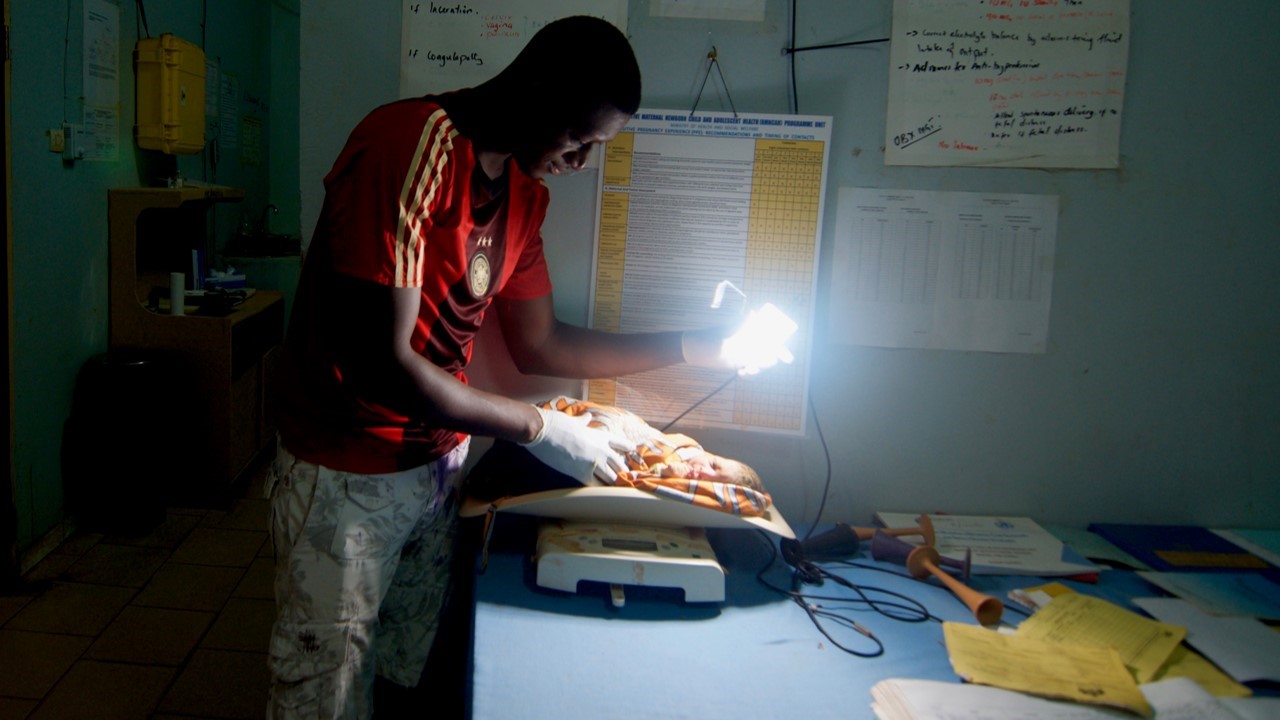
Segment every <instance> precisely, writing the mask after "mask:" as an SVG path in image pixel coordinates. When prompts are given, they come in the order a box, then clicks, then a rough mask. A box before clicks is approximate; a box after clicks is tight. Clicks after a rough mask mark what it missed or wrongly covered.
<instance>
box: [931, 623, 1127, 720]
mask: <svg viewBox="0 0 1280 720" xmlns="http://www.w3.org/2000/svg"><path fill="white" fill-rule="evenodd" d="M942 634H943V637H945V638H946V641H947V654H948V655H949V656H950V658H951V667H952V668H953V669H954V670H955V671H956V674H957V675H959V676H960V677H962V678H964V679H966V680H968V681H970V682H974V683H978V684H980V685H992V686H994V687H1001V688H1005V689H1006V690H1017V691H1019V692H1024V693H1028V694H1031V695H1039V696H1041V697H1048V698H1055V699H1060V700H1073V701H1075V702H1080V703H1088V704H1091V705H1109V706H1112V707H1118V708H1121V709H1124V710H1128V711H1130V712H1135V713H1138V714H1139V715H1142V716H1143V717H1151V705H1150V704H1149V703H1148V702H1147V699H1146V697H1144V696H1143V694H1142V691H1141V690H1139V689H1138V684H1137V683H1136V682H1134V681H1133V676H1132V675H1130V674H1129V671H1128V670H1126V669H1125V666H1124V663H1123V662H1122V661H1121V660H1120V656H1119V655H1118V654H1117V653H1116V651H1115V650H1112V649H1111V648H1105V647H1097V646H1090V645H1062V644H1058V643H1054V642H1049V641H1046V640H1037V639H1033V638H1026V637H1022V636H1021V635H1006V634H1003V633H998V632H995V631H994V630H988V629H986V628H983V627H979V626H977V625H966V624H963V623H952V622H945V623H943V624H942Z"/></svg>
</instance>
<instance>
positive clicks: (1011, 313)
mask: <svg viewBox="0 0 1280 720" xmlns="http://www.w3.org/2000/svg"><path fill="white" fill-rule="evenodd" d="M1057 218H1058V198H1057V196H1056V195H1023V194H1006V193H970V192H943V191H926V190H884V189H874V188H840V200H839V208H838V209H837V211H836V228H835V233H834V235H835V243H836V245H835V247H834V248H833V252H832V271H831V273H832V277H833V278H837V280H835V281H833V282H832V283H831V305H830V313H829V318H830V321H829V322H830V328H829V330H830V336H829V337H830V339H831V341H832V342H839V343H848V344H852V345H872V346H879V347H893V348H925V349H934V350H977V351H988V352H1021V353H1042V352H1044V351H1045V344H1046V342H1047V339H1048V335H1049V301H1050V297H1051V295H1052V290H1053V255H1054V246H1055V244H1056V237H1057V223H1058V220H1057Z"/></svg>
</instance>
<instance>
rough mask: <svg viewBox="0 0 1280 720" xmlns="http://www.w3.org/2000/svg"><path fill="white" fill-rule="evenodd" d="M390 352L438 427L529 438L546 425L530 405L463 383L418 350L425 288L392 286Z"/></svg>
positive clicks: (514, 439)
mask: <svg viewBox="0 0 1280 720" xmlns="http://www.w3.org/2000/svg"><path fill="white" fill-rule="evenodd" d="M391 293H392V298H391V304H392V327H391V333H392V337H391V338H390V339H389V340H390V348H389V350H390V352H391V357H392V358H393V359H394V363H395V366H396V367H398V368H399V369H401V370H402V371H403V372H404V373H405V375H407V376H408V378H409V380H410V381H411V383H412V384H413V386H414V387H415V388H416V389H417V391H418V392H419V393H420V394H421V395H422V399H423V401H424V406H425V408H426V413H427V418H428V419H429V420H431V421H433V422H434V423H436V424H438V425H439V426H440V427H447V428H450V429H452V430H458V431H460V432H465V433H470V434H473V435H482V436H487V437H494V438H500V439H503V440H511V441H514V442H519V443H527V442H529V441H530V440H532V439H533V438H534V437H535V436H536V435H537V433H538V429H539V428H540V427H542V419H541V418H540V417H539V414H538V411H537V409H535V408H534V407H533V406H532V405H530V404H529V403H525V402H520V401H518V400H512V399H510V398H506V397H503V396H501V395H495V394H493V393H488V392H484V391H483V390H477V389H475V388H473V387H471V386H469V385H466V384H464V383H461V382H459V381H458V379H457V378H456V377H454V376H453V375H451V374H449V373H447V372H445V371H444V370H441V369H440V368H438V367H436V366H435V365H434V364H432V363H431V361H430V360H428V359H427V358H425V357H423V356H422V355H419V354H418V353H417V352H415V351H414V349H413V346H412V344H411V343H410V338H412V336H413V329H414V326H415V324H416V323H417V321H418V310H419V308H420V305H421V303H422V290H421V288H416V287H407V288H392V290H391Z"/></svg>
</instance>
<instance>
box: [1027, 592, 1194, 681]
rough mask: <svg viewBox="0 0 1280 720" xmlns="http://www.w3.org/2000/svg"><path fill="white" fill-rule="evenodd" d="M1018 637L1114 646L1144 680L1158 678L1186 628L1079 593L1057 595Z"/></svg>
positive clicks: (1134, 671)
mask: <svg viewBox="0 0 1280 720" xmlns="http://www.w3.org/2000/svg"><path fill="white" fill-rule="evenodd" d="M1017 634H1018V636H1019V637H1026V638H1033V639H1036V640H1045V641H1048V642H1052V643H1062V644H1071V645H1091V646H1098V647H1107V648H1112V649H1114V650H1115V651H1116V652H1117V653H1119V656H1120V658H1121V660H1123V661H1124V664H1125V665H1126V666H1128V668H1129V669H1130V670H1132V671H1133V674H1134V677H1136V678H1137V679H1138V680H1139V681H1140V682H1147V681H1149V680H1151V679H1152V678H1154V677H1155V676H1156V674H1157V673H1158V672H1159V671H1160V668H1161V666H1163V665H1164V664H1165V662H1166V661H1167V660H1168V659H1169V656H1170V655H1172V654H1173V651H1174V650H1175V649H1176V648H1177V647H1178V644H1179V643H1181V642H1182V639H1183V638H1184V637H1186V635H1187V630H1186V628H1183V627H1179V626H1176V625H1168V624H1166V623H1162V622H1156V621H1155V620H1151V619H1149V618H1144V617H1142V616H1141V615H1138V614H1137V613H1131V612H1129V611H1128V610H1125V609H1124V608H1122V607H1119V606H1117V605H1112V604H1111V603H1109V602H1107V601H1105V600H1100V599H1098V598H1095V597H1091V596H1089V595H1083V594H1080V593H1068V594H1066V595H1059V596H1058V597H1056V598H1054V599H1053V601H1052V602H1050V603H1049V604H1048V605H1047V606H1045V607H1043V608H1041V609H1040V610H1038V611H1036V613H1035V614H1033V615H1032V616H1031V617H1029V618H1027V619H1026V620H1024V621H1022V624H1021V625H1019V626H1018V633H1017Z"/></svg>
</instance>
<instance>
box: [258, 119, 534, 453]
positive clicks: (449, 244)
mask: <svg viewBox="0 0 1280 720" xmlns="http://www.w3.org/2000/svg"><path fill="white" fill-rule="evenodd" d="M324 185H325V200H324V206H323V208H322V209H321V213H320V219H319V222H318V223H317V225H316V230H315V234H314V236H313V237H312V240H311V244H310V246H309V247H308V249H307V253H306V260H305V264H304V270H303V274H302V277H301V279H300V281H299V284H298V291H297V294H296V297H295V300H294V310H293V317H292V318H291V320H290V328H289V335H288V339H287V340H286V352H285V365H286V367H285V373H284V375H285V378H284V384H285V387H284V391H283V397H282V399H281V409H280V430H281V434H282V436H283V438H284V441H285V444H286V446H288V447H289V449H290V450H291V451H292V452H293V453H294V454H295V455H296V456H298V457H300V458H302V459H304V460H307V461H310V462H314V463H316V464H319V465H324V466H326V467H331V468H334V469H338V470H346V471H348V472H363V473H383V472H394V471H396V470H403V469H406V468H410V467H416V466H418V465H422V464H424V463H427V462H430V461H432V460H434V459H436V458H438V457H440V456H442V455H443V454H445V453H446V452H448V451H449V450H451V449H452V448H453V447H455V446H456V445H457V444H458V443H459V442H460V441H461V438H462V437H463V436H462V435H461V434H460V433H457V432H455V431H453V430H450V429H448V428H440V427H435V426H433V425H432V424H431V423H429V422H428V421H426V420H425V416H426V414H427V413H426V410H427V408H424V407H421V403H422V401H421V399H420V397H421V396H420V394H419V393H417V392H416V391H415V389H414V388H412V387H409V386H408V385H407V383H408V380H407V378H405V377H403V373H398V372H388V371H387V368H386V366H385V365H377V364H376V363H374V362H372V358H377V357H385V355H386V352H385V351H382V352H381V353H380V354H377V353H371V352H370V348H371V347H372V346H375V344H377V343H389V342H390V340H389V338H390V337H391V335H390V323H391V319H392V314H391V302H390V292H380V291H376V288H373V286H381V287H384V288H421V293H422V297H421V304H420V307H419V313H418V320H417V323H416V326H415V328H414V331H413V335H412V338H411V340H410V342H411V345H412V347H413V349H414V350H415V351H416V352H418V353H419V354H421V355H422V356H424V357H425V358H427V359H428V360H430V361H431V362H432V363H433V364H434V365H436V366H437V367H439V368H441V369H443V370H445V371H446V372H448V373H450V374H452V375H454V376H455V377H457V378H458V379H459V380H460V381H462V382H466V375H465V373H464V369H465V368H466V366H467V364H468V363H469V362H470V359H471V351H472V342H473V340H474V337H475V334H476V332H477V331H478V329H479V327H480V323H481V322H482V321H483V319H484V316H485V312H486V310H487V309H488V307H489V304H490V303H491V302H492V299H493V298H494V297H495V296H498V295H501V296H502V297H505V298H511V299H517V300H521V299H532V298H537V297H541V296H543V295H546V294H547V293H549V292H551V280H550V276H549V275H548V272H547V267H546V261H545V260H544V258H543V254H542V238H541V235H540V233H539V229H540V227H541V225H542V221H543V218H544V217H545V215H546V209H547V203H548V194H547V189H546V187H545V186H544V185H542V183H541V182H540V181H537V180H534V179H532V178H530V177H529V176H527V175H525V174H524V173H523V172H521V171H520V170H519V168H518V167H517V166H516V165H515V164H514V163H511V162H508V164H507V168H506V174H505V179H504V181H503V182H502V183H499V184H497V185H494V184H493V183H492V181H490V180H489V179H488V178H487V177H486V176H485V175H484V173H483V172H482V171H480V170H479V168H478V166H477V162H476V156H475V151H474V149H473V147H472V145H471V142H470V140H468V139H467V138H466V137H465V136H463V135H461V134H460V133H459V132H458V130H457V129H456V128H455V127H454V125H453V123H452V121H451V120H450V118H449V116H448V114H447V113H446V112H445V111H444V110H443V109H442V108H441V107H440V105H438V104H437V103H436V102H435V101H434V100H433V99H432V98H418V99H412V100H402V101H399V102H395V103H391V104H389V105H384V106H382V107H380V108H377V109H376V110H374V111H373V112H371V113H370V114H369V115H368V116H367V117H365V119H364V120H363V121H361V123H360V124H359V125H358V126H357V127H356V129H355V130H354V131H353V132H352V133H351V136H350V138H349V139H348V140H347V144H346V146H345V147H344V148H343V150H342V152H341V154H340V155H339V156H338V159H337V160H336V161H335V162H334V165H333V168H332V170H331V171H330V172H329V174H328V175H327V176H326V177H325V180H324ZM379 350H381V348H379Z"/></svg>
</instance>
